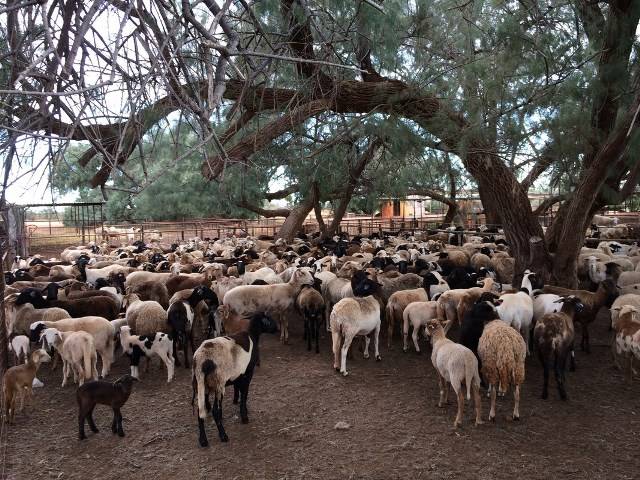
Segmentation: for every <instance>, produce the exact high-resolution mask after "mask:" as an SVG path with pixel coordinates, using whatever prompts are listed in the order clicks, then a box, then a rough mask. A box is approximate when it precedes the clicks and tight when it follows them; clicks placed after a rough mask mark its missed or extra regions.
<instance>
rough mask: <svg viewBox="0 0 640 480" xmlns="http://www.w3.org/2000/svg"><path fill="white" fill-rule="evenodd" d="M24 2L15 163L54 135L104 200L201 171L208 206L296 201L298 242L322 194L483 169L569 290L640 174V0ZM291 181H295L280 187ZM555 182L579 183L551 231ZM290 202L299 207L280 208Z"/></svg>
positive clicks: (512, 221) (5, 112) (520, 262)
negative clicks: (596, 226)
mask: <svg viewBox="0 0 640 480" xmlns="http://www.w3.org/2000/svg"><path fill="white" fill-rule="evenodd" d="M2 13H3V15H5V16H6V22H4V24H3V28H4V32H3V33H4V35H3V37H4V38H3V42H2V43H0V48H2V52H1V55H2V57H1V58H2V72H1V74H0V79H1V80H2V82H3V84H4V88H3V89H2V90H0V95H1V96H2V101H3V102H2V105H3V106H2V112H1V118H0V121H1V122H2V124H3V126H4V127H5V129H6V136H5V137H3V138H0V141H3V144H2V146H3V152H4V153H5V173H6V174H7V175H8V171H9V170H10V167H11V166H12V164H13V163H14V162H24V161H25V158H28V157H29V148H28V146H29V145H31V144H33V143H38V142H47V144H48V145H49V149H48V152H47V155H46V156H45V160H46V161H52V162H54V163H55V164H56V165H57V166H58V167H60V166H61V165H63V164H65V163H66V165H65V166H64V168H71V167H72V166H73V168H74V169H75V170H76V171H82V174H81V175H79V178H80V177H81V178H83V179H84V181H85V182H86V183H87V185H88V186H89V187H91V188H94V189H95V188H100V190H101V191H102V193H103V194H104V195H107V196H109V195H123V199H126V198H128V197H127V195H138V196H139V200H136V201H140V202H143V201H144V200H143V198H144V197H143V196H144V195H145V192H155V195H151V194H149V193H147V194H146V195H148V198H150V199H152V198H153V197H154V196H155V197H157V196H158V195H162V196H163V198H166V197H169V196H171V195H172V194H173V193H175V192H176V191H177V188H173V190H172V189H171V185H177V184H180V183H182V184H184V185H189V186H190V188H193V189H194V197H193V198H195V197H198V198H202V201H203V207H202V208H201V209H199V213H202V212H203V211H207V210H206V209H207V208H210V209H211V210H208V211H212V212H214V211H215V212H223V211H225V209H227V210H226V211H231V209H232V208H236V207H235V206H241V207H242V208H244V209H245V210H247V211H250V212H254V213H258V214H262V215H271V214H275V213H280V214H282V213H286V214H287V222H285V226H283V229H282V230H281V232H280V234H281V235H282V236H284V237H290V236H291V235H292V234H293V233H295V231H296V228H297V226H299V223H300V219H301V218H304V217H306V215H307V214H308V213H309V212H311V211H312V210H316V211H317V210H319V209H318V208H317V207H318V204H319V202H325V201H332V202H334V203H336V213H339V212H341V211H342V212H343V213H344V211H345V210H346V207H347V205H348V204H349V202H350V200H351V198H353V197H354V196H356V197H358V196H362V198H366V197H367V196H369V195H371V194H372V193H373V194H374V195H377V194H378V193H383V192H390V193H393V192H395V193H401V192H405V193H406V192H410V191H417V190H420V191H422V192H424V193H428V194H432V195H434V198H435V196H442V195H444V196H445V197H447V198H450V197H451V196H452V195H455V191H456V187H457V188H459V186H461V185H464V184H466V183H468V181H469V179H472V180H473V182H474V183H475V185H476V186H477V188H478V190H479V193H480V196H481V199H482V202H483V206H484V208H485V211H486V213H487V215H488V218H489V221H490V222H491V223H500V224H502V225H504V227H505V230H506V233H507V237H508V240H509V242H510V244H511V246H512V249H513V252H514V255H515V256H516V259H517V270H519V271H522V270H523V269H524V268H526V267H527V266H530V267H532V268H535V269H536V270H537V271H539V272H540V273H541V274H543V276H544V277H545V278H548V277H549V276H551V277H553V278H554V279H555V280H556V281H558V282H560V283H571V279H572V278H575V268H576V265H575V259H576V256H577V251H578V249H579V246H580V244H581V242H582V237H583V235H584V230H585V228H586V226H587V225H588V223H589V220H590V219H591V217H592V215H593V213H594V212H595V211H597V210H598V209H600V208H602V207H603V206H604V205H606V204H608V203H618V202H620V201H621V200H623V199H624V198H625V197H626V196H628V195H629V194H630V193H631V192H633V190H634V189H635V186H636V184H637V182H638V178H639V177H638V175H639V173H640V168H639V167H638V165H639V162H638V161H637V158H636V156H635V153H634V152H636V151H637V148H636V146H637V143H638V134H637V127H638V115H637V114H638V110H639V109H640V96H639V94H638V93H639V92H638V81H639V78H640V77H639V73H640V71H639V68H638V67H639V63H638V42H637V38H636V30H637V26H638V19H639V17H640V2H635V1H632V0H610V1H608V2H593V1H586V0H574V1H570V2H557V1H551V2H538V1H536V0H520V1H508V2H486V1H478V0H472V1H470V2H457V1H453V0H441V1H435V2H414V1H412V0H385V1H383V2H378V1H376V0H355V1H351V0H349V1H344V0H318V1H315V2H309V1H308V0H278V1H276V0H265V1H255V2H248V1H245V0H226V1H225V2H224V3H223V4H221V5H220V4H218V3H217V2H216V1H215V0H203V1H201V2H195V3H193V2H188V1H187V0H183V1H182V2H175V1H171V0H169V1H165V0H149V1H147V2H141V1H138V2H122V1H120V0H94V1H93V2H87V3H83V2H79V1H77V0H72V1H70V2H66V3H64V4H62V3H61V2H54V3H51V4H49V3H36V2H23V3H20V2H19V1H16V0H12V1H10V2H8V3H7V6H6V7H5V8H4V10H3V11H2ZM176 125H180V126H181V127H180V128H179V129H177V128H176ZM183 128H184V129H185V131H184V132H183V133H181V134H180V135H178V133H179V132H181V131H182V130H183ZM171 132H173V133H171ZM178 137H180V138H178ZM167 139H171V141H167ZM159 140H161V141H159ZM75 141H80V142H85V143H84V145H85V148H84V150H83V151H82V153H81V154H80V156H79V158H78V159H77V160H75V159H72V158H71V155H70V154H67V153H66V151H67V150H68V148H69V145H70V142H75ZM29 142H30V143H29ZM32 152H33V150H32ZM77 156H78V155H76V157H77ZM158 159H160V161H158ZM39 161H40V160H39V159H37V158H34V159H33V160H32V162H33V164H37V163H38V162H39ZM198 175H201V176H202V178H203V179H204V180H205V181H207V182H210V183H208V184H207V183H204V182H203V183H201V184H200V183H199V182H200V180H199V179H196V177H197V176H198ZM274 175H280V176H281V178H282V182H283V185H284V187H283V189H282V190H281V191H279V192H268V186H269V179H271V178H273V176H274ZM165 177H167V178H165ZM7 178H8V177H5V182H4V187H5V188H6V186H7V183H8V180H7ZM536 181H544V183H545V184H547V185H548V186H550V187H553V188H554V190H555V191H557V192H558V193H560V194H561V195H559V196H558V197H557V198H556V200H557V201H558V202H561V205H560V210H559V214H558V215H557V216H556V217H555V219H554V223H553V225H552V226H551V227H550V228H549V229H548V230H547V232H546V233H545V232H543V231H542V228H541V227H540V225H539V223H538V221H537V216H536V215H535V213H538V212H535V213H534V212H532V211H531V206H530V204H529V201H528V198H527V191H528V189H529V188H530V187H531V186H532V185H533V184H534V182H536ZM163 187H164V188H163ZM154 189H155V190H154ZM168 190H169V191H168ZM280 195H282V196H291V197H290V198H292V199H293V200H294V203H293V207H292V208H290V209H285V210H286V211H282V209H281V211H279V212H278V211H277V212H270V211H266V210H265V209H264V207H263V205H262V201H263V200H264V199H270V198H276V197H277V196H280ZM205 197H206V200H205ZM175 199H176V201H177V202H180V200H178V199H177V197H176V198H175ZM123 201H124V200H123ZM207 202H208V203H209V205H207V206H205V205H204V204H205V203H207ZM187 203H188V205H186V204H185V205H184V206H181V207H180V208H178V209H177V210H178V211H181V212H192V211H193V210H192V205H196V206H197V205H198V204H199V203H200V201H195V202H192V201H191V200H189V202H187ZM232 205H234V207H232ZM196 210H198V208H196ZM576 226H577V227H578V228H576ZM333 227H335V225H328V226H327V231H328V232H330V231H331V230H332V229H333ZM552 256H553V260H552Z"/></svg>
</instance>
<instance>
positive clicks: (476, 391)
mask: <svg viewBox="0 0 640 480" xmlns="http://www.w3.org/2000/svg"><path fill="white" fill-rule="evenodd" d="M471 390H472V392H473V406H474V407H475V409H476V427H477V426H478V425H482V424H483V423H484V422H483V421H482V403H481V400H480V385H478V383H476V381H475V380H474V381H473V385H471ZM494 413H495V412H494Z"/></svg>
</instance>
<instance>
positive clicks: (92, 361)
mask: <svg viewBox="0 0 640 480" xmlns="http://www.w3.org/2000/svg"><path fill="white" fill-rule="evenodd" d="M42 339H43V343H44V341H45V340H46V342H47V344H49V345H51V346H53V347H54V348H55V349H56V350H57V351H58V353H59V354H60V357H61V358H62V362H63V364H62V367H63V368H62V387H64V386H65V385H66V384H67V378H68V377H69V373H73V380H74V382H77V383H79V384H80V385H82V384H83V383H84V381H85V380H90V379H94V380H97V379H98V372H97V370H96V361H97V355H96V346H95V342H94V341H93V337H92V336H91V335H90V334H88V333H87V332H83V331H78V332H61V331H59V330H58V329H57V328H47V329H45V330H44V331H43V332H42Z"/></svg>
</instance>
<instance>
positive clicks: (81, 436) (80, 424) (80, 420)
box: [78, 407, 87, 440]
mask: <svg viewBox="0 0 640 480" xmlns="http://www.w3.org/2000/svg"><path fill="white" fill-rule="evenodd" d="M86 418H87V415H86V414H85V413H84V412H83V410H82V407H79V411H78V438H79V439H80V440H84V439H85V438H87V436H86V435H85V434H84V421H85V419H86Z"/></svg>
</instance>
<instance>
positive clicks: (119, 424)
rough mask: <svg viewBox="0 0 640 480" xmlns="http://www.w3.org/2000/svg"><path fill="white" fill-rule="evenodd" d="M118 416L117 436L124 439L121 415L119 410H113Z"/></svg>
mask: <svg viewBox="0 0 640 480" xmlns="http://www.w3.org/2000/svg"><path fill="white" fill-rule="evenodd" d="M115 411H116V413H117V415H118V425H117V426H118V436H119V437H124V429H123V428H122V413H120V409H119V408H118V409H116V410H115Z"/></svg>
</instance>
